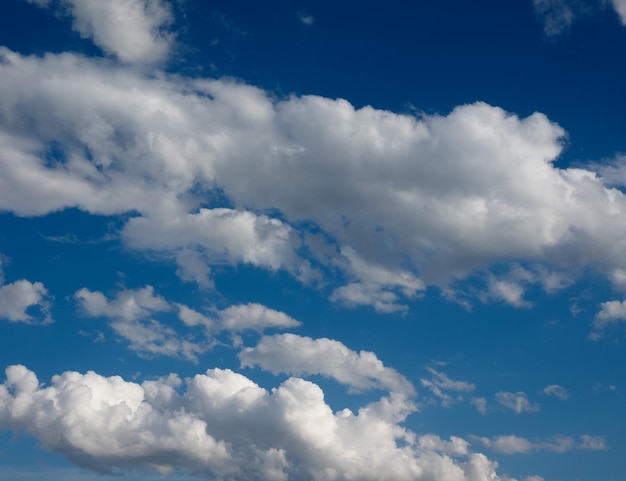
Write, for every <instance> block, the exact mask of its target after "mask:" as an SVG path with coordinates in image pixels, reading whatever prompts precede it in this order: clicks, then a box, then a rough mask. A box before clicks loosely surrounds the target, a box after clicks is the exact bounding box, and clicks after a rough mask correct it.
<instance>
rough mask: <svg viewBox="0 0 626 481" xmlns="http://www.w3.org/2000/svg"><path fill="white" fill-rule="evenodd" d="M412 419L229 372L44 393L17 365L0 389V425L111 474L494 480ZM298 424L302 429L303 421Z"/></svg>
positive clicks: (398, 405) (395, 407)
mask: <svg viewBox="0 0 626 481" xmlns="http://www.w3.org/2000/svg"><path fill="white" fill-rule="evenodd" d="M410 411H411V409H409V407H408V406H407V404H406V401H404V400H403V399H402V398H398V397H394V396H393V395H392V396H390V397H383V398H382V399H381V400H379V401H377V402H374V403H371V404H368V405H366V406H363V407H362V408H361V409H360V410H359V411H358V413H357V414H353V413H352V411H350V410H349V409H343V410H341V411H338V412H336V413H333V412H332V410H331V409H330V407H329V406H328V405H327V404H326V403H325V402H324V393H323V392H322V390H321V389H320V388H319V387H318V386H317V385H316V384H313V383H311V382H309V381H305V380H303V379H298V378H289V379H287V380H286V381H285V382H283V383H282V384H281V385H280V386H279V387H277V388H275V389H273V390H272V391H271V392H269V391H266V390H265V389H262V388H261V387H259V386H258V385H256V384H255V383H254V382H252V381H251V380H249V379H247V378H246V377H244V376H242V375H241V374H237V373H235V372H233V371H230V370H220V369H210V370H208V371H207V372H206V373H205V374H198V375H196V376H194V377H193V378H189V379H186V380H185V381H184V382H183V381H181V380H180V379H179V378H178V377H177V376H175V375H170V376H168V377H164V378H161V379H159V380H154V381H145V382H143V383H142V384H137V383H134V382H129V381H125V380H123V379H122V378H120V377H119V376H113V377H103V376H100V375H99V374H96V373H94V372H88V373H86V374H81V373H78V372H71V371H69V372H65V373H63V374H60V375H57V376H54V377H53V378H52V383H51V384H50V385H48V386H46V385H42V384H41V383H40V382H39V380H38V379H37V377H36V375H35V374H34V373H33V372H32V371H30V370H28V369H27V368H26V367H24V366H19V365H15V366H10V367H9V368H7V370H6V381H5V382H4V384H2V385H0V426H2V427H3V428H9V427H10V428H11V429H12V430H14V431H16V432H24V433H28V434H30V435H32V436H34V437H35V438H36V439H37V440H38V441H39V442H40V443H41V445H42V446H43V448H45V449H46V450H49V451H52V452H57V453H60V454H62V455H64V456H65V457H66V458H67V459H69V460H71V461H72V462H74V463H76V464H78V465H80V466H82V467H86V468H89V469H92V470H94V471H97V472H100V473H106V474H121V473H126V472H130V471H133V470H137V469H141V468H144V469H146V468H147V469H152V470H155V471H159V472H161V473H165V472H168V471H171V470H172V469H183V470H187V471H188V472H191V473H194V474H196V475H200V476H202V477H206V478H210V479H227V478H230V479H259V480H263V481H277V480H282V481H284V480H286V479H292V478H294V477H302V476H304V477H306V478H311V479H329V477H332V478H336V479H348V478H349V479H387V480H390V481H405V480H406V481H408V480H412V479H417V478H420V479H422V478H423V479H439V477H440V475H441V473H444V472H445V473H447V474H446V479H449V480H459V481H460V480H466V479H467V480H478V479H491V480H494V481H498V480H501V481H504V480H505V479H507V478H501V477H499V476H498V475H497V474H496V473H495V468H496V463H494V462H492V461H490V460H489V459H488V458H487V457H486V456H484V455H482V454H477V453H472V452H471V451H469V449H468V443H467V442H466V441H463V440H462V439H460V438H451V440H450V441H443V440H441V439H439V438H437V437H433V436H422V437H420V438H417V437H416V436H415V435H414V434H413V433H411V432H410V431H407V430H406V429H405V428H403V427H402V426H401V424H399V423H401V422H402V421H403V420H404V419H405V417H406V415H407V414H408V413H409V412H410ZM303 420H306V422H304V421H303Z"/></svg>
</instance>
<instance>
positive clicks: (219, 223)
mask: <svg viewBox="0 0 626 481" xmlns="http://www.w3.org/2000/svg"><path fill="white" fill-rule="evenodd" d="M165 214H166V215H159V216H158V217H157V218H155V217H136V218H133V219H130V220H129V221H128V223H127V224H126V226H125V227H124V230H123V231H122V236H123V237H124V239H125V240H126V241H127V243H128V244H129V245H130V246H131V247H134V248H140V249H154V250H159V249H161V250H170V251H172V252H181V253H183V255H185V254H184V253H185V252H189V251H185V250H182V251H181V249H184V248H188V247H193V248H196V249H201V250H202V254H203V258H204V259H205V261H208V262H210V263H212V264H217V263H223V262H228V263H233V264H236V263H238V262H243V263H246V264H252V265H254V266H259V267H264V268H267V269H270V270H277V269H280V268H285V269H287V270H290V271H292V272H294V273H295V274H296V276H300V277H302V278H303V280H306V279H307V278H308V274H309V269H308V267H307V264H306V263H305V262H303V261H300V260H299V259H298V257H297V255H296V253H295V250H296V248H297V247H298V245H299V239H298V238H297V236H295V235H294V232H293V230H292V229H291V227H289V226H288V225H286V224H285V223H283V222H281V221H279V220H277V219H271V218H269V217H267V216H265V215H256V214H254V213H252V212H249V211H238V210H233V209H225V208H219V209H200V210H199V212H197V213H194V214H184V213H181V212H172V211H169V210H168V211H167V212H166V213H165ZM192 252H193V251H192ZM186 255H189V254H186ZM195 260H196V261H201V259H200V258H198V256H197V254H196V256H195ZM177 262H178V264H179V266H181V269H183V272H184V275H185V276H188V277H192V278H193V277H196V276H202V275H204V274H203V273H201V274H198V273H197V272H196V273H195V274H194V272H192V271H191V268H190V267H189V265H188V262H187V259H186V258H185V257H183V258H181V254H179V255H178V257H177ZM196 269H197V268H196ZM206 275H208V272H206Z"/></svg>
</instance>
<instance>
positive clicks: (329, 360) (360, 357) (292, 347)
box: [239, 334, 414, 395]
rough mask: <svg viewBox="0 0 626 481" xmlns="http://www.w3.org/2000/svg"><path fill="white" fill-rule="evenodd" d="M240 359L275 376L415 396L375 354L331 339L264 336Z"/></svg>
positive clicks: (282, 335)
mask: <svg viewBox="0 0 626 481" xmlns="http://www.w3.org/2000/svg"><path fill="white" fill-rule="evenodd" d="M239 359H240V361H241V365H242V366H243V367H248V366H260V367H261V368H262V369H264V370H266V371H270V372H271V373H273V374H278V373H287V374H292V375H303V374H304V375H311V374H321V375H322V376H327V377H330V378H333V379H335V380H336V381H338V382H340V383H342V384H345V385H347V386H350V387H351V388H353V389H355V390H365V389H384V390H389V391H391V392H395V393H402V394H406V395H413V394H414V388H413V386H412V385H411V383H410V382H409V381H408V380H407V379H406V378H405V377H404V376H402V375H401V374H399V373H398V372H397V371H396V370H395V369H392V368H389V367H385V366H384V364H383V363H382V362H381V361H380V360H379V359H378V358H377V357H376V354H374V353H373V352H368V351H360V352H355V351H352V350H350V349H348V348H347V347H346V346H345V345H343V344H342V343H341V342H339V341H335V340H332V339H326V338H321V339H311V338H310V337H302V336H297V335H295V334H280V335H275V336H264V337H262V338H261V339H260V341H259V342H258V344H257V345H256V346H255V347H247V348H244V349H243V350H242V351H241V352H240V353H239Z"/></svg>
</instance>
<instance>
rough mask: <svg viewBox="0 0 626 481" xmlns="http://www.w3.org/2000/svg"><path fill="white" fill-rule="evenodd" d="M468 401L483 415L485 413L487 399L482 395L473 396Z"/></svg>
mask: <svg viewBox="0 0 626 481" xmlns="http://www.w3.org/2000/svg"><path fill="white" fill-rule="evenodd" d="M470 403H471V404H472V406H474V407H475V408H476V410H477V411H478V412H479V413H480V414H482V415H483V416H484V415H485V414H487V399H485V398H484V397H473V398H471V399H470Z"/></svg>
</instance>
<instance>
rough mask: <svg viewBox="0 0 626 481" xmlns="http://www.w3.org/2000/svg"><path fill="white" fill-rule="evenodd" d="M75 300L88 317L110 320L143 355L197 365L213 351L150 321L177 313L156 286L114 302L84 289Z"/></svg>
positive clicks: (124, 294)
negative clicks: (156, 315) (154, 316)
mask: <svg viewBox="0 0 626 481" xmlns="http://www.w3.org/2000/svg"><path fill="white" fill-rule="evenodd" d="M74 298H75V299H76V301H77V302H78V304H79V306H80V307H81V308H82V309H83V310H84V312H85V313H86V314H87V315H89V316H91V317H107V318H110V319H111V321H110V326H111V328H112V329H113V330H114V331H115V333H116V334H117V335H118V336H120V337H121V338H123V339H125V340H126V341H128V342H129V347H130V349H132V350H133V351H136V352H137V353H138V354H139V355H142V356H149V357H152V356H157V355H161V356H174V357H177V356H179V357H183V358H185V359H187V360H190V361H194V362H195V361H197V355H198V354H200V353H202V352H205V351H206V350H207V349H208V348H209V344H207V343H206V342H194V341H192V340H190V339H187V338H184V337H182V336H180V335H179V334H178V333H177V332H176V331H175V330H174V329H172V328H171V327H168V326H165V325H163V324H161V323H160V322H159V321H156V320H154V319H152V318H150V317H151V316H152V314H154V313H158V312H164V311H170V310H172V309H173V307H172V306H171V305H170V304H169V303H168V302H167V301H166V300H165V299H163V298H162V297H160V296H156V295H155V294H154V288H153V287H152V286H146V287H144V288H142V289H136V290H130V289H129V290H122V291H119V292H118V293H117V295H116V298H115V299H113V300H109V299H108V298H107V297H106V296H105V295H104V294H103V293H102V292H92V291H90V290H88V289H85V288H83V289H80V290H78V291H77V292H76V293H75V294H74Z"/></svg>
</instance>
